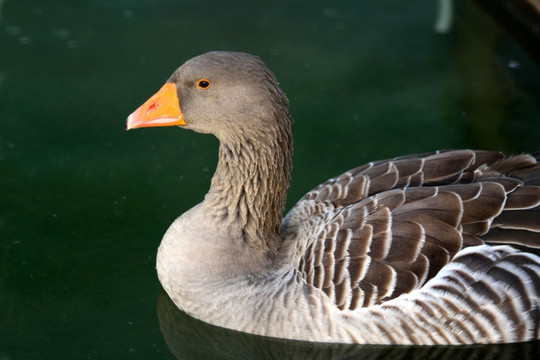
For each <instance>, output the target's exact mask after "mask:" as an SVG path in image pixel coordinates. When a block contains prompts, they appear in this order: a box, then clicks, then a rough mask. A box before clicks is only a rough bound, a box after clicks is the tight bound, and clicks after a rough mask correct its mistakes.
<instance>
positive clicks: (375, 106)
mask: <svg viewBox="0 0 540 360" xmlns="http://www.w3.org/2000/svg"><path fill="white" fill-rule="evenodd" d="M436 5H437V2H434V1H421V0H417V1H404V0H403V1H402V0H393V1H390V0H385V1H368V0H363V1H358V0H355V1H353V0H349V1H340V2H331V1H289V0H274V1H267V2H262V1H255V0H250V1H236V2H227V1H195V0H192V1H191V0H190V1H173V0H152V1H150V0H148V1H142V0H132V1H128V0H116V1H106V0H101V1H97V0H95V1H69V0H64V1H61V0H48V1H41V0H3V1H0V359H1V360H7V359H13V360H18V359H174V355H173V354H175V355H177V356H178V357H179V358H182V359H189V358H199V359H209V358H216V359H219V358H231V359H234V358H245V359H247V358H257V359H263V358H276V359H278V358H305V359H312V358H321V359H328V358H335V359H337V358H343V359H345V358H346V359H352V358H357V357H365V358H392V359H393V358H400V357H403V358H407V359H408V358H412V357H417V358H430V357H437V358H445V357H447V358H484V357H489V358H498V357H504V358H512V357H517V358H520V359H526V358H531V359H534V358H538V353H539V349H538V347H539V344H538V342H533V343H530V344H526V345H524V346H521V345H520V346H487V347H467V348H461V349H458V350H456V349H449V348H434V349H431V350H425V349H424V350H422V349H420V350H419V349H415V348H401V347H386V348H382V349H381V348H378V347H338V346H317V345H313V344H291V343H289V342H284V341H271V340H265V339H260V338H258V337H250V336H246V335H243V334H237V333H235V332H230V331H224V330H222V329H215V328H213V327H209V326H207V325H205V324H201V323H200V322H197V321H194V320H192V319H189V318H187V317H186V316H184V315H183V314H181V313H177V312H175V311H174V308H171V306H170V304H169V303H168V302H167V301H168V300H167V298H166V297H165V298H164V297H163V296H162V295H160V294H161V288H160V285H159V282H158V280H157V277H156V274H155V264H154V263H155V253H156V248H157V246H158V244H159V241H160V239H161V236H162V235H163V233H164V232H165V230H166V228H167V227H168V225H169V224H170V223H171V222H172V221H173V220H174V218H175V217H176V216H178V215H179V214H181V213H182V212H183V211H185V210H187V209H189V208H190V207H191V206H193V205H194V204H196V203H198V202H199V201H201V200H202V198H203V196H204V194H205V193H206V190H207V188H208V185H209V181H210V178H211V175H212V172H213V169H214V168H215V164H216V160H217V159H216V155H217V141H216V140H215V139H214V138H212V137H211V136H208V135H200V134H194V133H191V132H188V131H183V130H181V129H176V128H160V129H144V130H136V131H130V132H126V131H125V130H124V123H125V118H126V117H127V115H128V114H129V113H131V112H132V111H133V110H134V109H135V108H137V107H138V106H139V105H140V104H141V103H142V102H143V101H144V100H146V99H147V98H148V97H149V96H150V95H152V94H153V93H154V92H155V91H156V90H157V89H158V88H159V87H161V85H162V84H163V82H164V81H165V80H166V79H167V78H168V77H169V75H170V74H171V73H172V71H173V70H174V69H175V68H176V67H177V66H179V65H180V64H181V63H182V62H183V61H185V60H187V59H189V58H190V57H192V56H195V55H198V54H200V53H202V52H205V51H209V50H214V49H223V50H238V51H246V52H250V53H254V54H258V55H260V56H261V57H262V58H263V59H264V60H265V61H266V62H267V63H268V64H269V66H270V67H271V69H272V70H273V71H274V72H275V73H276V75H277V76H278V78H279V79H280V82H281V85H282V87H283V88H284V90H285V91H286V93H287V94H288V96H289V98H290V100H291V107H292V114H293V116H294V119H295V128H294V130H295V154H294V156H295V160H294V170H293V181H292V185H291V189H290V192H289V202H288V206H289V207H290V206H292V205H293V204H294V202H295V201H296V200H297V199H299V198H300V197H301V196H302V195H303V194H304V193H305V192H307V191H308V190H310V189H311V188H312V187H314V186H315V185H317V184H319V183H320V182H322V181H324V180H326V179H328V178H329V177H332V176H335V175H337V174H339V173H341V172H343V171H345V170H347V169H349V168H352V167H355V166H357V165H360V164H362V163H364V162H367V161H371V160H376V159H381V158H387V157H392V156H396V155H399V154H407V153H414V152H423V151H431V150H434V149H442V148H463V147H472V148H486V149H501V150H505V151H508V152H512V153H520V152H524V151H536V150H540V68H539V67H538V64H536V63H534V62H533V61H532V60H531V59H530V58H529V57H528V55H527V54H526V53H525V52H524V51H523V50H521V49H520V47H519V46H518V45H517V44H516V43H515V41H514V40H513V39H512V38H511V37H509V36H508V35H507V34H506V33H505V32H504V31H503V30H502V29H501V28H500V27H499V26H498V25H496V24H495V23H493V22H492V21H491V19H490V18H489V17H488V16H487V15H486V14H485V13H484V12H483V11H482V10H481V9H478V8H477V7H476V6H475V5H474V4H473V3H470V2H465V1H455V5H456V8H455V18H454V23H453V26H452V28H451V30H450V32H449V33H447V34H437V33H435V32H434V31H433V26H434V23H435V18H436V14H437V7H436ZM158 315H159V316H158Z"/></svg>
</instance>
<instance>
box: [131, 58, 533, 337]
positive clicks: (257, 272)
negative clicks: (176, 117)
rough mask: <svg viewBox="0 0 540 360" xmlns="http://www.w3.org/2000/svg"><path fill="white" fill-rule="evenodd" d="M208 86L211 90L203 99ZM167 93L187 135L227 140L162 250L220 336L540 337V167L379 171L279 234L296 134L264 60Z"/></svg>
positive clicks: (165, 271)
mask: <svg viewBox="0 0 540 360" xmlns="http://www.w3.org/2000/svg"><path fill="white" fill-rule="evenodd" d="M199 79H205V81H207V80H208V81H209V83H210V84H211V86H210V87H208V88H206V87H205V88H204V89H201V88H197V87H196V86H195V85H194V84H196V83H197V81H199ZM169 81H170V82H172V83H174V84H175V85H176V89H177V93H178V98H179V105H180V108H181V111H182V114H183V115H182V116H183V119H184V120H185V125H182V126H184V127H186V128H188V129H193V130H195V131H199V132H206V133H212V134H214V135H215V136H216V137H217V138H218V139H219V140H220V152H219V163H218V166H217V169H216V173H215V174H214V177H213V179H212V185H211V189H210V191H209V193H208V194H207V196H206V198H205V200H204V201H203V202H202V203H201V204H199V205H197V206H195V207H194V208H192V209H191V210H189V211H188V212H186V213H185V214H183V215H182V216H181V217H179V218H178V219H177V220H176V221H175V222H174V223H173V224H172V225H171V227H170V228H169V230H168V231H167V233H166V234H165V236H164V238H163V241H162V243H161V245H160V248H159V251H158V258H157V269H158V276H159V278H160V281H161V283H162V284H163V287H164V289H165V290H166V291H167V293H168V294H169V296H170V297H171V299H172V300H173V301H174V302H175V304H176V305H177V306H178V307H179V308H181V309H183V310H185V311H186V312H187V313H189V314H191V315H193V316H194V317H197V318H199V319H202V320H204V321H207V322H209V323H212V324H215V325H219V326H224V327H228V328H232V329H237V330H241V331H245V332H250V333H255V334H260V335H266V336H273V337H282V338H290V339H301V340H309V341H321V342H347V343H350V342H356V343H378V344H390V343H395V344H464V343H495V342H515V341H526V340H531V339H537V338H539V337H540V334H539V324H540V310H539V302H540V298H539V292H540V287H539V284H540V257H538V256H537V255H535V254H534V252H535V250H534V249H535V248H539V247H540V187H539V184H540V165H539V163H538V160H539V155H538V154H532V155H528V154H523V155H517V156H506V155H504V154H502V153H499V152H490V151H473V150H454V151H438V152H433V153H427V154H419V155H409V156H403V157H398V158H394V159H390V160H383V161H377V162H373V163H370V164H367V165H364V166H361V167H358V168H355V169H352V170H350V171H347V172H346V173H344V174H342V175H340V176H337V177H335V178H333V179H330V180H328V181H327V182H325V183H323V184H321V185H320V186H318V187H316V188H315V189H313V190H312V191H310V192H308V193H307V194H306V195H305V196H304V197H303V198H302V199H301V200H300V201H299V202H298V203H297V204H296V205H295V206H294V207H293V208H292V209H291V211H290V212H289V213H288V214H287V216H285V218H283V219H281V213H282V212H283V207H284V203H285V196H286V190H287V188H288V185H289V177H290V168H291V152H292V132H291V125H292V121H291V117H290V115H289V112H288V100H287V98H286V97H285V95H284V94H283V92H282V91H281V90H280V88H279V86H278V83H277V80H276V79H275V77H274V75H273V74H272V73H271V72H270V71H269V70H268V68H267V67H266V66H265V65H264V63H263V62H262V61H261V60H260V59H259V58H257V57H254V56H251V55H248V54H238V53H230V52H212V53H208V54H205V55H201V56H199V57H197V58H194V59H192V60H190V61H188V62H187V63H186V64H185V65H183V66H182V67H180V68H179V69H178V70H177V71H176V72H175V73H174V74H173V76H172V77H171V79H170V80H169ZM130 122H133V115H132V116H130V118H129V119H128V128H129V127H131V128H132V127H134V126H133V123H130ZM494 243H500V244H503V245H502V246H494V245H493V244H494ZM508 244H514V245H516V246H517V247H518V248H519V250H517V249H516V248H512V247H510V246H508Z"/></svg>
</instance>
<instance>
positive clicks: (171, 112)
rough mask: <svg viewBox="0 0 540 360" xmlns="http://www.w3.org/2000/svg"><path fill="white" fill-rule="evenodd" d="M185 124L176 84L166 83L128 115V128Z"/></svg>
mask: <svg viewBox="0 0 540 360" xmlns="http://www.w3.org/2000/svg"><path fill="white" fill-rule="evenodd" d="M173 125H179V126H184V125H186V122H185V121H184V115H182V111H180V103H179V101H178V95H176V85H175V84H173V83H166V84H165V85H163V87H162V88H161V89H159V91H158V92H157V93H156V94H155V95H153V96H152V97H151V98H150V99H148V100H147V101H146V102H145V103H144V104H142V105H141V107H139V108H138V109H137V110H135V112H134V113H133V114H131V115H129V116H128V118H127V122H126V129H127V130H129V129H136V128H141V127H152V126H173Z"/></svg>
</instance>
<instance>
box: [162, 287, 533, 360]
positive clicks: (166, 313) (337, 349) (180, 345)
mask: <svg viewBox="0 0 540 360" xmlns="http://www.w3.org/2000/svg"><path fill="white" fill-rule="evenodd" d="M157 315H158V318H159V324H160V329H161V333H162V334H163V338H164V340H165V342H166V344H167V346H168V347H169V350H170V351H171V353H172V354H173V355H174V356H175V357H176V358H177V359H179V360H188V359H235V360H239V359H257V360H277V359H280V360H281V359H294V360H300V359H310V360H338V359H340V360H346V359H370V360H378V359H407V360H409V359H410V360H415V359H437V360H445V359H448V360H450V359H452V360H454V359H477V360H481V359H501V360H506V359H508V360H510V359H520V360H527V359H531V360H532V359H535V360H537V359H540V341H531V342H526V343H519V344H500V345H466V346H465V345H463V346H381V345H342V344H320V343H309V342H302V341H291V340H283V339H274V338H267V337H262V336H257V335H252V334H247V333H242V332H238V331H234V330H229V329H225V328H220V327H217V326H213V325H210V324H207V323H204V322H202V321H199V320H197V319H194V318H192V317H190V316H189V315H187V314H186V313H184V312H182V311H181V310H179V309H178V308H177V307H176V306H175V305H174V303H173V302H172V301H171V300H170V299H169V297H168V296H167V294H166V293H165V291H162V292H161V294H160V296H159V299H158V304H157Z"/></svg>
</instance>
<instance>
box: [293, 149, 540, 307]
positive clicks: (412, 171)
mask: <svg viewBox="0 0 540 360" xmlns="http://www.w3.org/2000/svg"><path fill="white" fill-rule="evenodd" d="M512 164H514V165H512ZM534 164H536V160H534V159H533V158H532V157H526V156H518V157H510V158H504V157H503V155H502V154H501V153H497V152H484V151H472V150H461V151H443V152H435V153H432V154H422V155H417V156H406V157H400V158H395V159H391V160H388V161H379V162H376V163H370V164H368V165H367V166H364V167H360V168H357V169H353V170H351V171H348V172H346V173H344V174H342V175H340V176H338V177H336V178H333V179H330V180H329V181H327V182H326V183H324V184H322V185H320V186H318V187H317V188H315V189H314V190H312V191H310V192H309V193H308V194H306V196H304V197H303V198H302V199H301V200H300V201H299V202H298V203H297V205H296V206H295V208H293V209H292V210H291V213H290V215H289V216H288V217H286V218H285V219H284V222H283V224H284V225H283V227H284V228H287V227H289V226H291V225H289V221H290V222H296V223H302V222H303V221H304V220H305V219H302V218H298V217H297V216H296V213H297V212H299V211H298V209H302V211H301V212H302V213H306V214H310V217H313V216H314V215H315V214H320V215H319V216H320V217H321V219H322V221H321V222H320V223H319V224H318V227H317V228H314V227H313V226H311V224H310V225H308V226H310V231H309V232H308V231H304V229H301V230H300V232H302V233H304V234H308V233H309V237H306V238H305V239H302V240H301V241H304V242H306V243H307V244H308V245H307V246H306V251H305V254H304V255H302V256H301V257H300V260H299V263H298V266H297V268H298V270H299V271H300V273H301V274H302V276H303V278H304V279H305V281H306V282H307V283H308V284H311V285H313V286H315V287H316V288H319V289H321V290H322V291H324V292H325V293H326V294H327V295H328V296H329V297H330V298H331V299H332V300H333V301H334V302H335V304H336V306H338V308H339V309H341V310H354V309H357V308H360V307H366V306H371V305H375V304H381V303H383V302H385V301H387V300H390V299H393V298H396V297H398V296H400V295H402V294H405V293H408V292H411V291H413V290H415V289H418V288H420V287H422V286H423V285H424V284H425V283H426V282H427V281H428V280H430V279H431V278H433V277H434V276H435V275H436V274H438V273H439V271H440V270H441V269H442V268H443V267H444V266H446V265H447V264H448V263H449V262H450V261H451V260H452V259H454V258H455V256H456V254H458V252H459V251H460V250H462V249H463V248H464V247H466V246H467V245H468V244H474V245H480V244H483V243H484V239H486V240H488V239H489V241H494V242H495V241H496V240H495V239H494V238H495V237H496V236H497V235H495V234H500V230H499V229H503V228H510V229H512V230H507V231H514V232H515V231H523V230H524V231H526V232H528V233H530V234H531V235H530V236H529V237H530V238H532V239H533V240H528V238H529V237H524V238H523V239H524V240H523V241H522V240H520V239H521V238H522V237H514V239H515V240H514V242H515V243H518V244H521V245H529V246H530V245H536V247H539V246H540V239H538V241H535V240H534V239H536V238H538V237H539V236H540V225H538V224H539V223H540V222H539V221H538V219H539V214H538V211H539V208H538V207H539V205H540V188H539V187H537V186H526V185H524V182H523V180H520V179H517V178H514V177H511V176H507V175H504V174H501V173H496V170H493V169H499V170H500V169H506V170H512V169H513V166H516V167H517V168H518V169H519V168H521V167H524V166H531V165H534ZM490 165H492V166H491V167H490ZM351 197H352V199H351ZM306 209H309V210H307V211H306ZM517 210H523V211H517ZM525 210H527V211H525ZM296 226H297V225H296V224H295V225H294V227H296ZM526 239H527V240H526ZM497 242H505V241H497Z"/></svg>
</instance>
